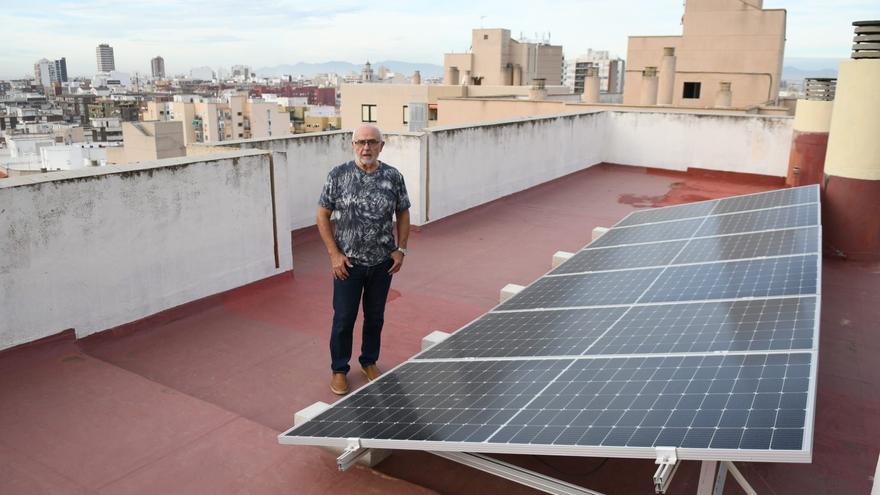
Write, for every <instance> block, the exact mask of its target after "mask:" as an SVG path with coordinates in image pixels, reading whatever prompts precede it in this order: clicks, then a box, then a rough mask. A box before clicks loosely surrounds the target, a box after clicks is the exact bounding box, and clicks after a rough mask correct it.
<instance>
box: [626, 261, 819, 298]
mask: <svg viewBox="0 0 880 495" xmlns="http://www.w3.org/2000/svg"><path fill="white" fill-rule="evenodd" d="M817 279H818V275H817V256H816V255H806V256H791V257H785V258H769V259H755V260H746V261H730V262H724V263H709V264H702V265H683V266H672V267H669V268H667V269H666V271H665V272H663V274H662V275H660V277H658V279H657V282H656V283H655V284H654V285H653V286H651V288H650V289H649V290H648V291H647V292H646V293H645V295H644V296H643V297H642V298H641V299H639V302H640V303H646V302H672V301H700V300H712V299H733V298H745V297H757V298H761V297H771V296H783V295H802V294H816V281H817Z"/></svg>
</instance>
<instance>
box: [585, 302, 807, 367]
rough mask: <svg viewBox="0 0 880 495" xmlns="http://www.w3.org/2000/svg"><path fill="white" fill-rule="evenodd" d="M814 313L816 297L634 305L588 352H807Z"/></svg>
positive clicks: (592, 353) (596, 353) (606, 353)
mask: <svg viewBox="0 0 880 495" xmlns="http://www.w3.org/2000/svg"><path fill="white" fill-rule="evenodd" d="M593 311H595V310H593ZM816 311H817V304H816V297H815V296H807V297H792V298H779V299H755V300H746V301H724V302H702V301H701V302H691V303H685V304H658V305H644V306H633V307H632V308H628V311H627V312H626V314H625V315H624V316H623V317H622V318H621V319H620V320H619V321H617V322H616V323H615V324H614V325H613V328H611V329H610V331H609V332H607V333H606V334H604V335H603V336H602V338H601V339H598V340H597V341H596V342H595V343H594V344H593V345H592V346H591V347H590V349H589V354H591V355H613V354H669V353H694V352H703V353H714V352H720V351H731V352H735V351H787V350H810V349H812V348H813V346H814V344H815V341H814V337H813V332H814V330H815V327H816Z"/></svg>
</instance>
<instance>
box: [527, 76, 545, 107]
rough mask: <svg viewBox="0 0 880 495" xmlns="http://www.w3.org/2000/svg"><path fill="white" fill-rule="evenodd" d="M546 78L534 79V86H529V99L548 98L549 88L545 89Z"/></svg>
mask: <svg viewBox="0 0 880 495" xmlns="http://www.w3.org/2000/svg"><path fill="white" fill-rule="evenodd" d="M545 82H546V79H543V78H540V79H532V87H531V88H529V99H530V100H532V101H543V100H544V99H546V98H547V90H546V89H545V86H544V84H545Z"/></svg>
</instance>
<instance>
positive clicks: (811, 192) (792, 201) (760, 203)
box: [712, 186, 819, 215]
mask: <svg viewBox="0 0 880 495" xmlns="http://www.w3.org/2000/svg"><path fill="white" fill-rule="evenodd" d="M818 202H819V186H804V187H795V188H791V189H780V190H778V191H771V192H766V193H761V194H748V195H745V196H735V197H732V198H725V199H721V200H718V202H717V204H716V205H715V209H714V210H712V214H713V215H717V214H719V213H730V212H733V211H748V210H758V209H762V208H773V207H776V206H788V205H796V204H804V203H818Z"/></svg>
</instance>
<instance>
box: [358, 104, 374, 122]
mask: <svg viewBox="0 0 880 495" xmlns="http://www.w3.org/2000/svg"><path fill="white" fill-rule="evenodd" d="M376 117H378V115H377V111H376V105H361V122H375V121H376Z"/></svg>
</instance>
